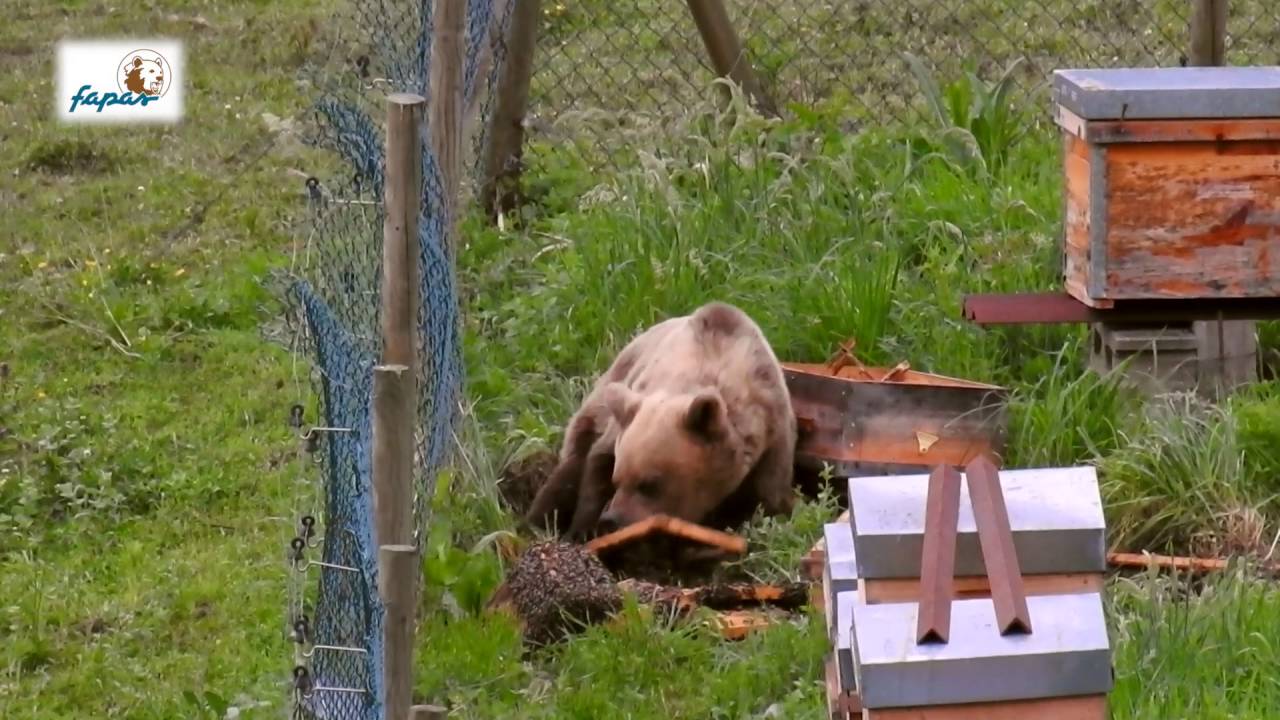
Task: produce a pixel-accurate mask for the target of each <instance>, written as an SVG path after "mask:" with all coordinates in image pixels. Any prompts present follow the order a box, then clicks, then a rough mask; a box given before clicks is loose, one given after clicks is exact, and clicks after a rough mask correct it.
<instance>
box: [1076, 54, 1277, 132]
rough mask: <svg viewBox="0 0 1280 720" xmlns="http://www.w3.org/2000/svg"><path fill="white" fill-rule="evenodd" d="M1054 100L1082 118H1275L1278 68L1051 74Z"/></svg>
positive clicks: (1092, 70) (1091, 70)
mask: <svg viewBox="0 0 1280 720" xmlns="http://www.w3.org/2000/svg"><path fill="white" fill-rule="evenodd" d="M1053 101H1054V102H1055V103H1057V104H1060V105H1062V106H1063V107H1065V108H1067V109H1068V110H1070V111H1071V112H1073V113H1075V114H1077V115H1079V116H1080V117H1082V118H1084V119H1086V120H1172V119H1187V118H1206V119H1222V118H1257V117H1280V67H1171V68H1088V69H1071V70H1055V71H1054V73H1053Z"/></svg>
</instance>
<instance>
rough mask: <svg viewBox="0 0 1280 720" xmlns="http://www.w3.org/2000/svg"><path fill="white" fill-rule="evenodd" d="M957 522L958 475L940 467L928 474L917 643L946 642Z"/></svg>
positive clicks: (948, 630)
mask: <svg viewBox="0 0 1280 720" xmlns="http://www.w3.org/2000/svg"><path fill="white" fill-rule="evenodd" d="M959 520H960V473H959V472H957V471H956V469H955V468H954V467H951V466H950V465H939V466H937V467H935V468H934V469H933V472H932V473H931V474H930V475H929V495H928V499H927V500H926V501H925V510H924V548H923V550H922V552H921V553H920V614H919V617H918V618H917V620H916V643H917V644H923V643H927V642H941V643H945V642H947V638H948V637H950V635H951V598H952V588H953V580H954V576H955V569H956V525H957V523H958V522H959Z"/></svg>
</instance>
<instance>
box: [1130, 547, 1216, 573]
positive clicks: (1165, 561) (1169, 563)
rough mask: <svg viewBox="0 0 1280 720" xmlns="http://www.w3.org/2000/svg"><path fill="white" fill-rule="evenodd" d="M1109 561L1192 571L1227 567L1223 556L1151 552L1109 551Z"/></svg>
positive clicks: (1136, 565) (1207, 570)
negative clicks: (1210, 556)
mask: <svg viewBox="0 0 1280 720" xmlns="http://www.w3.org/2000/svg"><path fill="white" fill-rule="evenodd" d="M1107 562H1108V563H1109V564H1111V565H1118V566H1120V567H1134V568H1145V567H1150V566H1151V565H1155V566H1156V567H1160V568H1166V569H1171V570H1189V571H1192V572H1213V571H1216V570H1226V569H1227V561H1226V560H1224V559H1222V558H1198V557H1177V556H1173V555H1155V554H1150V553H1148V554H1143V553H1121V552H1113V553H1107Z"/></svg>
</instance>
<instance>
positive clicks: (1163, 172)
mask: <svg viewBox="0 0 1280 720" xmlns="http://www.w3.org/2000/svg"><path fill="white" fill-rule="evenodd" d="M1053 102H1054V115H1055V121H1056V122H1057V124H1058V126H1059V127H1060V128H1061V131H1062V136H1063V178H1064V193H1063V196H1064V197H1063V202H1064V214H1063V219H1064V223H1063V235H1062V240H1063V243H1062V248H1063V274H1064V279H1065V283H1066V291H1067V292H1068V293H1069V294H1070V295H1071V296H1072V297H1074V298H1075V299H1077V300H1079V301H1080V302H1082V303H1084V304H1086V305H1089V306H1091V307H1096V308H1108V307H1111V306H1112V305H1113V304H1114V303H1115V302H1116V301H1120V300H1138V299H1146V300H1152V299H1247V298H1271V297H1280V68H1277V67H1178V68H1117V69H1085V70H1058V71H1055V72H1054V74H1053Z"/></svg>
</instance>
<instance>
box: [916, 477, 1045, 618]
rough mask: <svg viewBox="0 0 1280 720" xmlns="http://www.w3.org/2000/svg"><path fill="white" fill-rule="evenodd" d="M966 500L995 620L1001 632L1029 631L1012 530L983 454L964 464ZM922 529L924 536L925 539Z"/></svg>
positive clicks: (1001, 494) (1024, 593) (1024, 595)
mask: <svg viewBox="0 0 1280 720" xmlns="http://www.w3.org/2000/svg"><path fill="white" fill-rule="evenodd" d="M965 479H966V481H967V482H968V484H969V499H970V501H971V502H972V503H973V517H974V520H975V522H976V523H977V526H978V539H979V541H980V542H981V543H982V559H983V562H984V563H985V564H986V568H987V580H988V582H989V583H990V585H991V601H992V602H993V603H994V604H995V608H996V623H997V627H998V628H999V630H1000V634H1001V635H1008V634H1010V633H1030V632H1031V615H1030V614H1029V613H1028V611H1027V593H1026V589H1025V588H1024V587H1023V586H1022V570H1021V569H1020V568H1019V567H1018V554H1017V552H1016V551H1015V550H1014V547H1013V531H1012V530H1011V529H1010V527H1009V513H1008V510H1007V509H1006V508H1005V504H1004V493H1003V492H1002V491H1001V488H1000V476H999V471H998V470H997V469H996V466H995V464H994V463H992V462H991V460H990V459H988V458H986V457H979V458H976V459H974V460H973V461H972V462H970V463H969V464H968V466H966V467H965ZM927 533H928V530H927V529H926V535H925V538H926V540H927V538H928V534H927Z"/></svg>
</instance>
